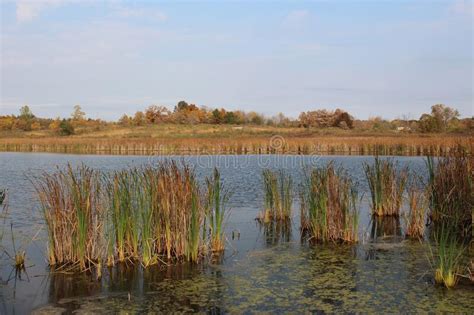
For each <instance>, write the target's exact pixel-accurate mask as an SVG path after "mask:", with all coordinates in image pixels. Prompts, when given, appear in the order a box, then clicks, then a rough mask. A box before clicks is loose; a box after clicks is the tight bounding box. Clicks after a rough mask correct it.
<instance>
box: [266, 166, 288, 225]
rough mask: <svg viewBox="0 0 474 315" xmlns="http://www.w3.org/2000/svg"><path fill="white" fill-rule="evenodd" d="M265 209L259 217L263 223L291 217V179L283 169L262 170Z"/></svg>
mask: <svg viewBox="0 0 474 315" xmlns="http://www.w3.org/2000/svg"><path fill="white" fill-rule="evenodd" d="M262 178H263V188H264V194H265V196H264V198H265V199H264V201H265V202H264V204H265V209H264V211H263V214H261V215H260V217H259V219H260V220H261V221H263V222H265V223H268V222H270V221H274V220H276V221H285V220H290V219H291V207H292V203H293V179H292V178H291V175H290V174H287V173H286V172H285V171H284V170H279V171H277V172H275V171H272V170H269V169H265V170H263V172H262Z"/></svg>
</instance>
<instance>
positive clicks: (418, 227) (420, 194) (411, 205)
mask: <svg viewBox="0 0 474 315" xmlns="http://www.w3.org/2000/svg"><path fill="white" fill-rule="evenodd" d="M420 181H421V180H420V179H414V180H413V181H412V182H411V183H410V185H409V186H408V188H407V191H408V193H407V195H408V211H407V212H406V213H404V219H405V223H406V230H405V235H406V236H407V237H410V238H418V239H420V238H423V235H424V233H425V226H426V224H425V223H426V214H427V210H428V200H427V197H426V192H425V191H424V190H422V189H420V185H419V183H420Z"/></svg>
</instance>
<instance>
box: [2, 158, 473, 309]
mask: <svg viewBox="0 0 474 315" xmlns="http://www.w3.org/2000/svg"><path fill="white" fill-rule="evenodd" d="M170 158H171V159H176V160H179V161H181V160H182V161H184V162H186V163H188V164H190V165H192V166H193V167H194V168H195V170H196V174H197V177H198V180H203V179H204V177H205V176H209V175H210V174H211V172H212V170H213V168H214V167H217V168H218V169H219V170H220V172H221V176H222V180H223V182H224V185H225V187H226V188H227V189H228V190H230V191H231V198H230V200H229V207H230V208H231V212H230V216H229V218H228V221H227V224H226V236H227V244H226V250H225V255H224V257H223V259H222V261H221V262H209V263H207V262H206V263H203V264H197V265H192V264H187V263H182V264H178V265H169V266H168V265H166V264H164V263H163V264H159V265H157V266H153V267H150V268H147V269H143V268H141V267H140V266H133V265H131V264H129V265H123V264H119V265H116V266H114V267H113V268H110V269H108V270H107V271H106V272H104V275H103V277H102V279H101V280H100V281H97V280H95V279H94V278H93V277H91V276H90V275H89V274H87V273H73V272H70V271H68V270H63V271H62V272H50V271H49V267H48V264H47V259H46V256H45V247H46V240H47V235H46V231H45V226H44V223H43V219H42V214H41V211H40V208H39V202H38V199H37V195H36V192H35V189H34V187H33V183H32V181H34V180H35V178H36V177H38V176H40V175H41V174H42V173H43V172H53V171H54V170H55V169H56V168H57V167H64V166H65V165H66V164H67V163H71V164H72V165H79V164H80V163H84V164H86V165H88V166H90V167H93V168H95V169H100V170H103V171H105V172H107V171H113V170H118V169H123V168H128V167H132V166H139V165H143V164H147V163H148V164H154V163H156V162H158V161H160V160H163V159H170ZM394 159H396V160H397V161H398V163H399V166H400V167H403V166H408V167H409V168H410V170H411V171H413V172H417V173H418V174H420V175H423V176H425V175H426V168H425V162H424V159H423V158H421V157H394ZM372 160H373V157H370V156H297V155H215V156H171V157H169V156H168V157H166V158H165V157H161V156H106V155H100V156H99V155H67V154H46V153H41V154H36V153H0V174H1V175H0V187H2V188H6V189H8V204H9V209H8V213H7V215H6V217H5V218H4V219H2V222H1V223H2V231H3V233H4V234H3V238H2V247H3V248H2V252H3V253H2V256H1V259H0V282H1V284H0V285H1V286H0V313H2V314H12V313H15V314H24V313H29V312H31V311H33V310H34V311H35V312H39V313H57V312H65V311H66V312H67V311H78V312H84V313H87V312H88V313H117V312H122V311H123V312H129V313H138V312H166V313H169V312H196V311H200V312H208V313H213V314H217V313H242V312H258V311H265V312H271V313H285V312H303V311H305V312H364V313H366V312H377V313H379V312H391V313H393V312H396V313H399V312H404V313H405V312H462V313H467V312H472V309H473V303H472V301H473V300H474V286H473V285H472V284H468V283H464V282H462V283H460V284H459V285H458V286H457V287H456V288H455V289H451V290H448V289H446V288H444V287H441V286H437V285H435V284H434V280H433V271H432V269H431V266H430V263H429V259H428V255H429V249H428V244H427V242H426V241H425V242H418V241H410V240H406V239H405V238H404V237H402V235H403V229H404V226H403V225H404V224H403V223H404V222H403V219H400V220H397V219H387V220H382V221H376V222H373V221H372V220H371V218H370V215H369V204H368V198H369V195H368V187H367V184H366V180H365V176H364V171H363V168H362V166H363V163H364V162H371V161H372ZM330 161H334V162H335V163H336V164H337V165H340V166H343V167H344V168H345V169H346V170H347V171H348V173H349V174H350V176H351V178H352V179H353V180H354V181H356V182H357V184H358V190H359V192H360V194H361V196H362V199H361V203H360V206H361V209H360V213H361V222H360V227H359V234H360V242H359V244H357V245H336V244H329V245H308V244H307V243H306V242H302V241H301V238H300V232H299V217H298V214H299V202H298V200H295V202H294V205H293V219H292V224H291V228H290V229H289V230H288V229H279V227H271V228H263V227H261V226H260V225H259V224H258V222H256V220H255V218H256V217H257V215H258V213H259V211H261V210H262V207H263V197H264V196H263V188H262V178H261V173H262V170H263V169H265V168H271V169H281V168H284V169H286V170H287V171H288V172H290V173H291V174H292V176H293V179H294V181H295V186H296V187H297V186H298V185H299V183H300V182H301V179H302V177H303V175H304V174H305V172H307V170H308V167H311V166H317V165H323V164H326V163H328V162H330ZM296 199H297V198H296ZM10 224H11V226H12V227H11V228H10ZM10 230H12V231H13V236H14V240H15V246H16V248H17V249H18V250H20V249H21V250H25V251H26V255H27V260H26V270H25V271H24V272H21V273H20V274H16V271H15V269H14V268H13V267H12V261H11V259H10V258H9V255H12V253H13V252H14V250H13V243H12V237H11V233H10ZM471 254H472V253H471Z"/></svg>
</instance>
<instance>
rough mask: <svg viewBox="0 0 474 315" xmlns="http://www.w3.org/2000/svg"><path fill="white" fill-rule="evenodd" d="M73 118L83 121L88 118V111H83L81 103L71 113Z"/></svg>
mask: <svg viewBox="0 0 474 315" xmlns="http://www.w3.org/2000/svg"><path fill="white" fill-rule="evenodd" d="M71 117H72V120H74V121H81V120H84V119H85V118H86V113H84V112H83V111H82V108H81V105H75V106H74V110H73V111H72V114H71Z"/></svg>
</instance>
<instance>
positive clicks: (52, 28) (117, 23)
mask: <svg viewBox="0 0 474 315" xmlns="http://www.w3.org/2000/svg"><path fill="white" fill-rule="evenodd" d="M0 8H1V13H0V14H1V15H0V16H1V43H0V44H1V62H0V67H1V78H0V79H1V90H0V97H1V103H0V115H1V114H11V113H18V109H19V107H20V106H22V105H24V104H28V105H29V106H30V107H31V108H32V110H33V112H34V113H35V114H36V115H37V116H42V117H47V116H49V117H51V116H62V117H67V116H69V114H70V112H71V111H72V107H73V106H74V105H75V104H80V105H81V106H82V107H83V109H84V110H85V112H86V113H87V114H88V116H89V117H101V118H105V119H117V118H118V117H120V116H121V115H122V114H123V113H128V114H133V113H134V112H135V111H137V110H142V109H144V108H145V107H146V106H148V105H150V104H159V105H166V106H168V107H169V108H172V107H173V106H174V105H175V104H176V103H177V102H178V101H179V100H187V101H188V102H192V103H195V104H198V105H206V106H208V107H225V108H229V109H244V110H256V111H258V112H261V113H265V114H268V115H272V114H276V113H278V112H283V113H285V114H287V115H290V116H293V117H296V116H297V115H298V113H299V112H301V111H306V110H311V109H318V108H328V109H335V108H338V107H341V108H344V109H346V110H348V111H349V112H350V113H352V114H353V115H354V116H356V117H358V118H368V117H370V116H375V115H381V116H383V117H385V118H396V117H401V116H402V115H408V116H409V117H412V118H418V117H419V115H420V114H421V113H423V112H428V111H429V108H430V106H431V105H433V104H436V103H444V104H447V105H450V106H453V107H456V108H458V109H459V111H460V112H461V114H462V115H463V116H472V115H473V15H474V14H473V4H472V1H463V0H459V1H426V0H425V1H402V0H400V1H395V0H393V1H349V0H347V1H311V2H301V1H278V2H275V1H258V2H256V1H252V2H251V1H233V2H228V1H225V2H221V1H212V2H202V1H190V2H159V3H157V2H155V1H151V0H150V1H146V0H142V1H133V2H132V1H130V2H127V1H118V0H115V1H87V0H82V1H79V0H36V1H35V0H33V1H24V0H18V1H4V0H3V1H1V7H0Z"/></svg>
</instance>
